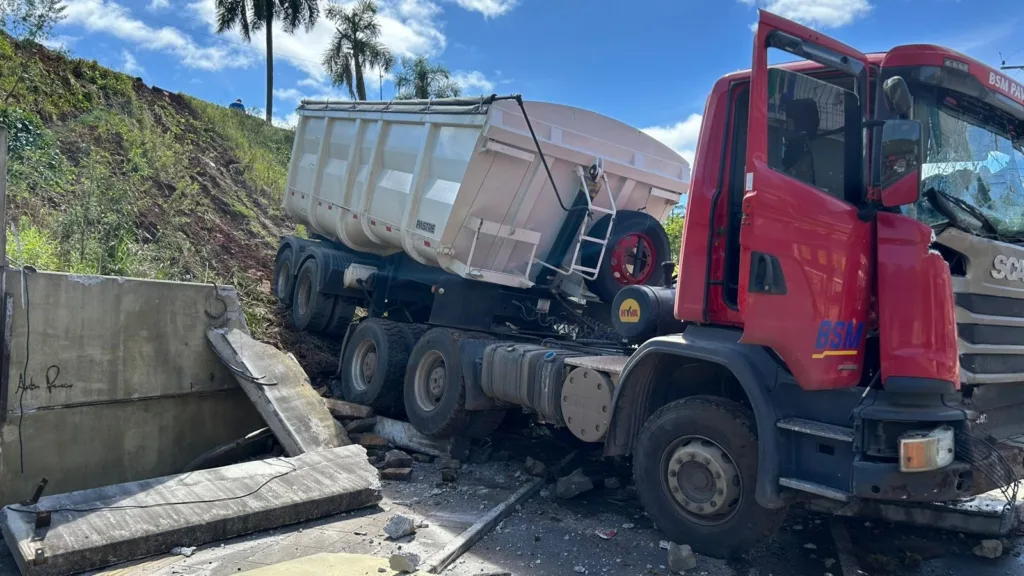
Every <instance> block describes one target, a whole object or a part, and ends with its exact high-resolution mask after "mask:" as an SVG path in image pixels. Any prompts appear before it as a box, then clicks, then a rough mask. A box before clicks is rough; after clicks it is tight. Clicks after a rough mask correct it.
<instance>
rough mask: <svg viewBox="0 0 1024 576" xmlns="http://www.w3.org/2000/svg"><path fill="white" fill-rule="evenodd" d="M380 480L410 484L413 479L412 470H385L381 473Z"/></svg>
mask: <svg viewBox="0 0 1024 576" xmlns="http://www.w3.org/2000/svg"><path fill="white" fill-rule="evenodd" d="M380 479H381V480H398V481H401V482H408V481H409V480H411V479H412V468H385V469H383V470H381V471H380Z"/></svg>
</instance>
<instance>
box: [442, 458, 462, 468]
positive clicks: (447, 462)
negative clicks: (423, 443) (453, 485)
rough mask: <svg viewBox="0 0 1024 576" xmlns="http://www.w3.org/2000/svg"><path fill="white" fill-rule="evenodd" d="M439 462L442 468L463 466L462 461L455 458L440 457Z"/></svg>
mask: <svg viewBox="0 0 1024 576" xmlns="http://www.w3.org/2000/svg"><path fill="white" fill-rule="evenodd" d="M437 464H438V466H440V467H441V470H458V469H459V468H461V467H462V462H459V461H458V460H456V459H454V458H438V459H437Z"/></svg>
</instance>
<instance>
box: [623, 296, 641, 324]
mask: <svg viewBox="0 0 1024 576" xmlns="http://www.w3.org/2000/svg"><path fill="white" fill-rule="evenodd" d="M639 321H640V304H638V303H637V301H636V300H633V299H632V298H626V299H625V300H623V301H622V304H619V322H625V323H627V324H635V323H637V322H639Z"/></svg>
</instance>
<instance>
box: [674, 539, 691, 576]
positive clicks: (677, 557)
mask: <svg viewBox="0 0 1024 576" xmlns="http://www.w3.org/2000/svg"><path fill="white" fill-rule="evenodd" d="M696 567H697V555H696V554H694V553H693V550H691V549H690V545H689V544H676V543H675V542H672V543H671V544H669V546H668V568H669V570H671V571H673V572H676V573H678V574H682V573H683V572H685V571H687V570H693V569H694V568H696Z"/></svg>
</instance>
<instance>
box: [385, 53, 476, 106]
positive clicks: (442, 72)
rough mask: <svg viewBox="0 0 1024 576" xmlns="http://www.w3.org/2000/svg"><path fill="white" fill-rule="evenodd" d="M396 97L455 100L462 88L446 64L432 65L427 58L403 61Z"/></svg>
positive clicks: (460, 93)
mask: <svg viewBox="0 0 1024 576" xmlns="http://www.w3.org/2000/svg"><path fill="white" fill-rule="evenodd" d="M395 91H396V92H397V93H398V94H397V96H395V97H396V98H397V99H399V100H412V99H423V100H425V99H427V98H455V97H457V96H460V95H462V87H461V86H459V84H458V83H457V82H455V80H453V79H452V75H451V72H449V71H448V68H447V67H446V66H445V65H444V64H436V63H435V64H432V63H431V62H430V60H428V59H427V58H425V57H423V56H420V57H418V58H414V59H410V58H403V59H402V69H401V70H399V71H398V73H397V74H396V75H395Z"/></svg>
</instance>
